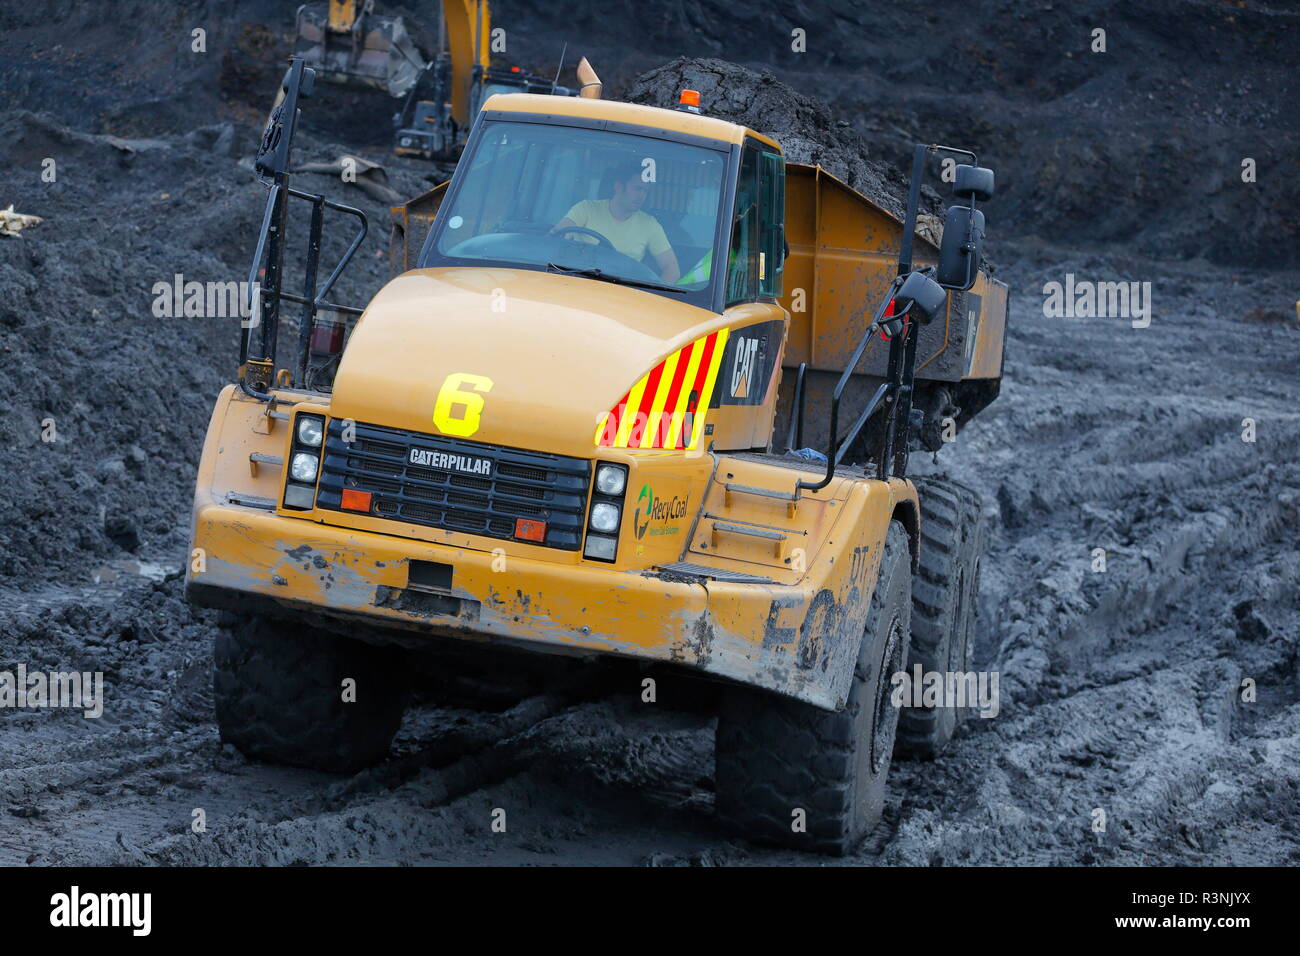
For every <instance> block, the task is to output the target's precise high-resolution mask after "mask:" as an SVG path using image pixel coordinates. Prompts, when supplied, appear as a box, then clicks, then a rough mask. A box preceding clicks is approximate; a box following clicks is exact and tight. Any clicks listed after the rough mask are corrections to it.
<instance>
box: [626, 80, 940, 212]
mask: <svg viewBox="0 0 1300 956" xmlns="http://www.w3.org/2000/svg"><path fill="white" fill-rule="evenodd" d="M682 90H698V91H699V94H700V104H701V107H702V109H703V112H704V113H705V114H706V115H708V116H714V117H717V118H718V119H725V120H730V121H731V122H733V123H739V124H740V125H742V126H748V127H749V128H750V129H754V130H757V131H758V132H760V133H763V134H765V135H767V136H771V137H772V138H773V139H775V140H776V141H777V142H779V143H780V144H781V147H782V149H783V150H784V152H785V157H786V159H787V160H788V161H790V162H793V163H808V164H812V165H820V166H821V167H822V168H823V169H825V170H827V171H828V172H829V173H831V174H832V175H834V176H836V177H838V178H839V179H841V180H843V181H844V182H846V183H848V184H849V185H850V186H852V187H853V188H854V189H856V190H857V191H858V192H860V193H862V194H863V195H864V196H866V197H867V198H868V199H870V200H872V201H873V202H875V203H877V204H878V205H881V206H883V207H884V208H886V209H888V210H890V211H891V212H893V213H894V214H895V215H896V216H899V217H900V218H901V217H902V215H903V211H904V209H905V208H906V205H907V180H906V178H905V176H904V175H903V173H902V171H901V170H900V169H899V168H898V166H897V165H895V164H894V163H892V162H885V161H882V160H881V159H880V158H878V157H875V156H872V155H871V154H870V152H869V151H868V148H867V144H866V142H865V141H864V140H863V139H862V137H861V135H859V134H858V133H856V132H854V130H853V129H852V125H851V124H850V123H849V121H848V120H845V119H839V118H837V117H836V116H835V113H834V111H833V110H832V109H831V107H830V106H829V105H828V104H826V103H824V102H822V101H820V100H817V99H814V98H813V97H811V96H807V95H805V94H803V93H801V92H799V91H798V90H796V89H794V88H792V87H790V86H787V85H786V84H784V83H782V82H781V81H780V80H778V79H777V78H776V75H775V74H773V73H772V72H771V71H769V70H763V71H760V72H755V71H754V70H749V69H746V68H745V67H743V66H740V65H738V64H735V63H728V62H727V61H726V60H714V59H691V58H689V57H678V58H677V59H675V60H673V61H672V62H671V63H666V64H664V65H663V66H661V67H658V68H656V69H653V70H651V71H650V72H648V73H644V74H642V75H641V76H639V77H637V78H636V80H634V81H633V82H632V84H631V85H630V86H629V87H628V90H627V92H626V94H625V97H624V98H625V99H627V100H628V101H629V102H632V103H644V104H646V105H647V106H659V107H663V108H664V109H672V108H674V107H675V106H676V105H677V99H678V96H679V95H680V94H681V91H682ZM925 194H926V195H927V196H928V197H929V198H931V199H932V200H937V199H938V194H937V193H935V192H934V191H933V190H930V189H927V190H926V193H925Z"/></svg>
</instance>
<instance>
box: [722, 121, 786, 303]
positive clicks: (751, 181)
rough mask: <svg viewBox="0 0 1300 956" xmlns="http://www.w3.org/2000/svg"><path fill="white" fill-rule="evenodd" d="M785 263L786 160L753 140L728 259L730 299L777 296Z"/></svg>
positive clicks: (744, 168)
mask: <svg viewBox="0 0 1300 956" xmlns="http://www.w3.org/2000/svg"><path fill="white" fill-rule="evenodd" d="M784 268H785V160H784V159H783V158H782V157H781V155H780V154H779V153H773V152H768V151H767V150H760V149H755V148H753V147H751V146H747V147H746V148H745V150H744V152H743V153H742V154H741V160H740V179H739V181H738V182H737V183H736V208H735V210H734V212H733V213H732V220H731V251H730V255H729V256H728V261H727V305H734V304H735V303H737V302H752V301H754V300H755V299H759V298H776V297H777V296H779V295H780V294H781V274H782V272H783V270H784Z"/></svg>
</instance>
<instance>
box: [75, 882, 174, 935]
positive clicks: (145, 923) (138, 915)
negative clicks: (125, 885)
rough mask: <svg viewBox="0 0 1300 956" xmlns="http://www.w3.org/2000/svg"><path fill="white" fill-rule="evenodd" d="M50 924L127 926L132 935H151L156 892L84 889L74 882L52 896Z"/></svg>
mask: <svg viewBox="0 0 1300 956" xmlns="http://www.w3.org/2000/svg"><path fill="white" fill-rule="evenodd" d="M50 925H51V926H58V927H65V928H75V927H81V926H94V927H98V926H125V927H129V928H130V929H131V935H132V936H148V935H149V932H150V930H151V929H152V928H153V894H152V893H82V892H81V888H80V887H78V886H74V887H72V889H71V890H70V891H69V892H67V893H55V894H54V895H53V896H51V897H50Z"/></svg>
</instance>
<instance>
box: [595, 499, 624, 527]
mask: <svg viewBox="0 0 1300 956" xmlns="http://www.w3.org/2000/svg"><path fill="white" fill-rule="evenodd" d="M591 529H592V530H593V531H604V532H605V533H606V534H612V533H613V532H615V531H617V530H618V505H611V504H609V503H607V502H604V501H600V502H597V503H596V504H594V505H592V506H591Z"/></svg>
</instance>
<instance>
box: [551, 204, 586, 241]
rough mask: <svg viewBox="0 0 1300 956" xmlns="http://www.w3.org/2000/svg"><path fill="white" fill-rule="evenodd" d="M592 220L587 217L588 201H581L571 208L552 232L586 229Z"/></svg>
mask: <svg viewBox="0 0 1300 956" xmlns="http://www.w3.org/2000/svg"><path fill="white" fill-rule="evenodd" d="M590 218H591V217H590V216H588V215H587V201H586V200H585V199H582V200H579V201H578V202H575V203H574V204H573V205H572V206H570V207H569V211H568V212H566V213H565V214H564V218H563V219H561V220H560V221H559V222H557V223H556V224H555V227H554V228H553V229H552V230H551V232H552V233H557V232H560V231H562V230H564V229H572V228H573V227H574V226H578V227H580V228H582V227H585V226H586V225H587V223H588V222H589V221H590Z"/></svg>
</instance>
